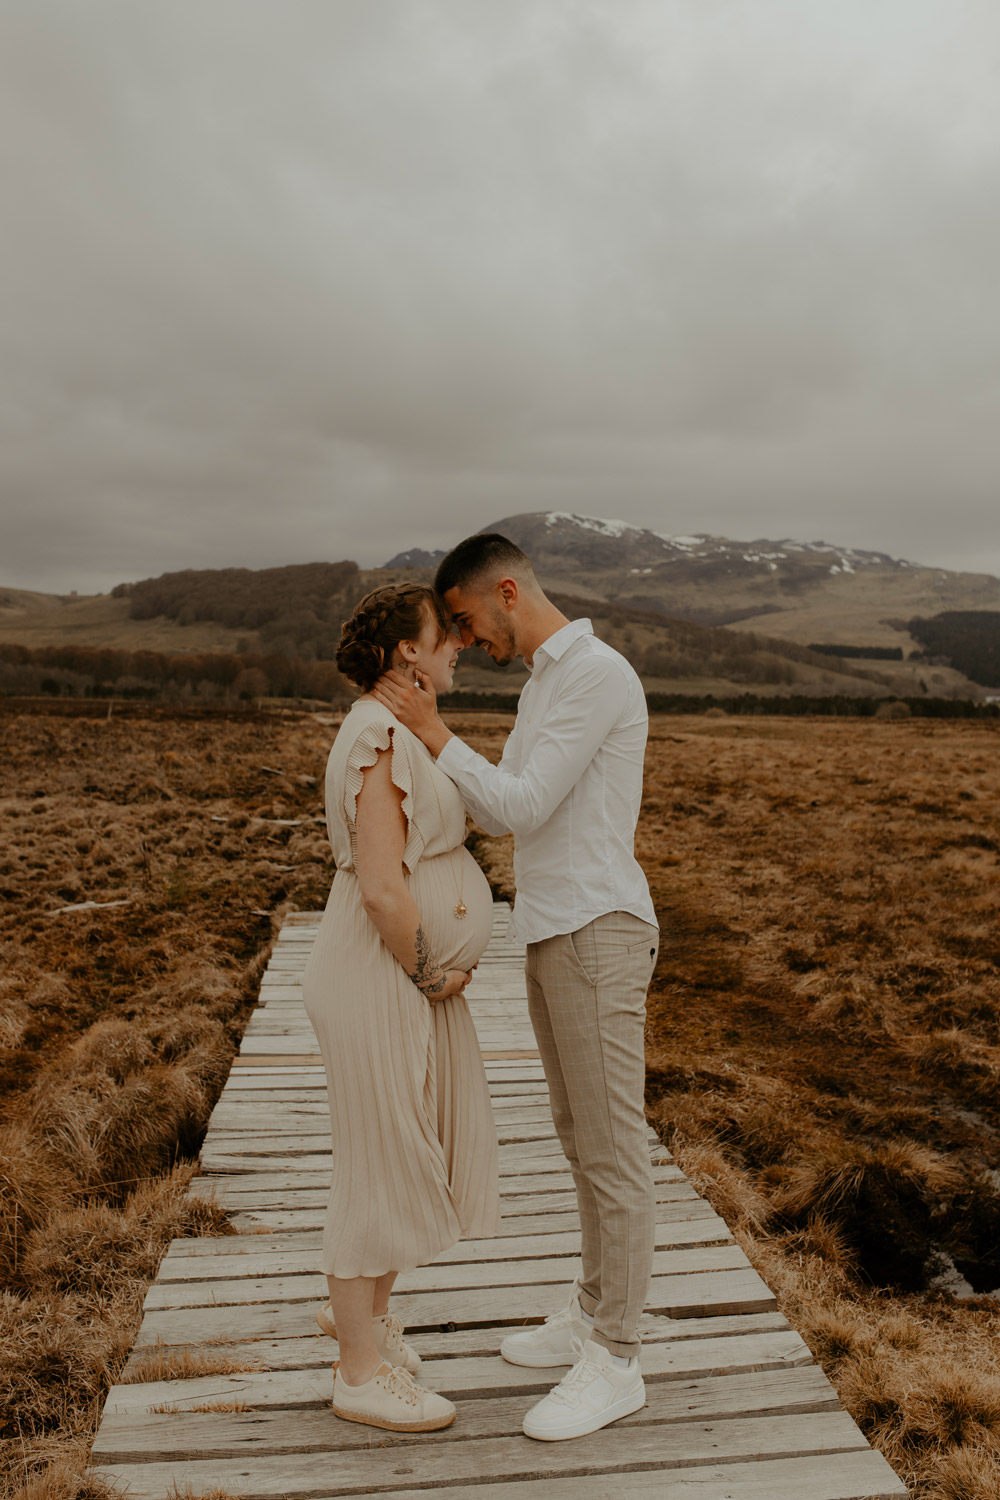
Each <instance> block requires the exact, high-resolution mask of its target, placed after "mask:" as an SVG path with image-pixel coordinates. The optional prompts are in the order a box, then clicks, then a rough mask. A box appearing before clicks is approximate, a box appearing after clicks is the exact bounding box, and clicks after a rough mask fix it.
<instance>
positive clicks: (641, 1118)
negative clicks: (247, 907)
mask: <svg viewBox="0 0 1000 1500" xmlns="http://www.w3.org/2000/svg"><path fill="white" fill-rule="evenodd" d="M435 584H436V587H437V590H438V592H439V593H440V594H442V595H443V596H444V599H445V601H446V602H447V604H448V606H449V608H450V609H451V611H452V614H453V616H454V621H455V625H456V627H457V628H458V631H459V633H460V635H461V637H462V641H463V643H464V644H465V645H466V646H470V645H476V646H480V647H482V648H483V649H484V650H486V651H487V652H489V654H490V656H492V657H493V659H494V661H496V662H498V663H499V664H500V665H505V664H506V663H508V662H510V661H513V660H514V658H515V657H516V656H522V657H523V658H524V661H525V663H526V664H527V666H528V667H530V669H531V680H530V681H529V682H528V683H527V684H526V686H525V688H524V690H523V692H522V694H521V699H520V702H519V704H518V711H517V720H516V722H515V725H514V729H513V731H512V733H511V735H510V738H509V739H508V741H507V744H506V746H505V748H504V752H503V758H502V760H501V762H500V764H499V766H493V765H491V764H490V762H489V761H487V760H485V759H484V758H483V757H482V756H481V755H477V754H476V752H475V751H474V750H472V749H471V748H470V747H469V746H468V745H466V744H465V743H464V742H463V741H462V740H460V739H458V738H457V737H456V736H455V735H453V734H452V733H451V732H450V730H448V729H447V728H446V727H445V725H444V724H443V723H442V721H441V719H440V718H439V717H438V714H437V706H436V701H435V698H434V695H433V693H432V692H430V691H428V690H427V688H426V685H424V684H422V683H418V684H417V685H416V686H414V685H411V684H409V683H407V681H406V680H405V679H404V678H403V677H401V676H398V675H397V674H396V673H389V674H388V675H387V676H386V677H384V678H382V679H381V682H380V684H379V686H378V687H377V688H376V695H377V696H378V697H379V698H380V699H381V701H382V702H383V703H385V704H386V705H387V706H388V707H389V708H391V709H392V711H393V712H394V713H395V714H396V715H397V717H398V718H399V719H400V720H401V722H402V723H403V724H405V725H406V726H407V727H408V728H409V729H411V730H412V731H413V732H414V733H415V734H416V735H417V736H418V737H419V738H420V739H421V740H423V742H424V744H425V745H426V746H427V747H428V749H429V750H430V751H431V752H432V754H434V755H435V756H437V758H438V764H439V765H440V766H441V768H442V769H443V770H444V771H446V772H447V773H448V775H449V776H450V777H451V778H452V779H453V780H454V781H455V782H456V784H457V785H458V787H459V789H460V790H461V792H462V795H463V797H464V799H465V802H466V805H467V806H468V808H469V809H470V811H471V812H472V815H473V817H474V818H475V819H476V820H477V822H478V823H479V824H480V825H481V826H482V827H483V828H484V829H485V830H486V832H487V833H490V834H501V833H505V832H507V830H511V831H512V832H513V834H514V875H515V883H516V887H517V897H516V901H515V905H514V918H513V921H514V927H515V930H516V932H517V935H518V936H519V937H520V938H522V939H523V940H524V942H525V943H526V944H527V962H526V969H525V974H526V980H527V991H528V1008H529V1012H530V1015H531V1022H532V1025H533V1027H534V1031H535V1035H536V1037H537V1039H538V1050H539V1053H540V1054H541V1059H542V1064H543V1067H544V1070H545V1077H546V1080H547V1082H548V1087H549V1094H550V1098H551V1104H552V1117H553V1120H554V1122H555V1127H556V1131H557V1133H558V1136H559V1140H560V1142H561V1144H562V1147H563V1150H564V1151H565V1153H566V1157H567V1159H568V1161H569V1164H570V1167H571V1168H572V1171H573V1177H574V1181H575V1184H576V1191H577V1198H578V1201H579V1207H580V1224H581V1230H582V1272H581V1276H580V1280H579V1281H578V1282H577V1284H576V1286H575V1287H574V1289H573V1291H572V1294H571V1296H570V1299H569V1303H568V1305H567V1306H565V1307H564V1308H562V1309H561V1310H560V1311H559V1312H557V1313H555V1314H553V1316H552V1317H550V1318H549V1319H548V1320H547V1321H546V1322H545V1323H544V1324H542V1325H540V1326H537V1325H536V1326H534V1327H531V1328H529V1329H525V1330H524V1331H522V1332H519V1333H514V1334H511V1335H510V1336H509V1337H508V1338H506V1339H505V1340H504V1342H503V1344H502V1346H501V1350H500V1352H501V1354H502V1355H503V1357H504V1358H505V1359H506V1360H509V1361H510V1362H511V1363H513V1364H517V1365H529V1366H533V1367H535V1368H542V1367H545V1366H553V1367H558V1366H566V1365H569V1366H571V1367H572V1368H571V1369H570V1371H569V1373H568V1374H567V1375H566V1376H564V1378H563V1379H562V1380H561V1381H560V1382H559V1384H558V1385H557V1386H556V1387H555V1388H554V1389H553V1390H552V1391H551V1392H550V1393H549V1395H548V1396H546V1397H545V1398H544V1399H543V1400H542V1401H540V1402H539V1403H538V1404H537V1405H536V1406H534V1407H533V1408H532V1409H531V1410H530V1411H529V1412H528V1414H527V1416H526V1417H525V1420H524V1431H525V1433H526V1434H527V1435H528V1436H529V1437H535V1438H544V1439H560V1438H572V1437H580V1436H582V1435H583V1434H585V1433H588V1432H594V1431H596V1429H597V1428H599V1427H604V1426H606V1425H607V1424H608V1423H609V1422H613V1421H616V1420H617V1419H618V1418H619V1417H623V1416H627V1415H628V1414H629V1413H631V1412H634V1411H638V1410H639V1408H640V1407H642V1406H643V1405H644V1404H645V1391H644V1387H643V1382H642V1375H641V1372H640V1369H639V1358H638V1353H639V1340H638V1333H637V1325H638V1322H639V1317H640V1315H641V1313H642V1309H643V1306H644V1303H645V1300H646V1294H647V1291H648V1287H649V1276H650V1269H651V1265H652V1254H653V1241H654V1229H655V1209H654V1201H653V1183H652V1172H651V1169H650V1162H649V1149H648V1146H647V1139H646V1121H645V1114H644V1111H643V1092H644V1083H645V1058H644V1050H643V1029H644V1021H645V1003H646V990H647V987H648V984H649V980H650V977H651V974H652V971H653V966H654V963H655V960H656V950H657V941H658V931H657V927H656V916H655V912H654V910H653V904H652V901H651V900H650V895H649V888H648V886H647V884H646V879H645V876H644V875H643V872H642V870H641V868H640V866H639V865H638V863H637V862H636V859H635V857H634V854H633V840H634V834H635V825H636V819H637V817H638V813H639V803H640V799H641V795H642V763H643V755H644V752H645V746H646V737H647V731H648V720H647V713H646V700H645V696H644V694H643V691H642V685H641V683H640V682H639V679H638V677H637V676H636V674H635V672H634V671H633V670H632V668H631V666H630V665H629V663H628V662H627V661H626V660H625V658H624V657H623V656H621V655H620V654H619V653H618V652H617V651H614V650H612V649H611V647H610V646H606V645H605V644H604V643H603V642H601V641H598V640H597V639H596V638H595V636H594V634H593V631H592V629H591V625H590V621H589V620H584V619H580V620H573V621H570V620H568V619H567V617H566V616H565V615H564V614H563V613H562V612H561V611H560V610H558V609H557V608H556V606H555V605H554V604H553V603H552V602H551V600H549V599H548V598H547V597H546V596H545V594H544V593H543V592H542V589H541V587H540V586H539V584H538V581H537V579H536V578H535V575H534V571H533V569H532V566H531V563H530V562H529V561H528V559H527V557H525V555H524V553H523V552H521V550H520V549H519V548H518V547H516V546H515V545H514V544H513V543H512V542H510V541H508V540H507V539H506V537H502V536H499V535H497V534H495V533H488V534H485V535H480V536H473V537H469V538H468V539H467V540H466V541H464V542H461V543H459V545H458V546H457V547H456V548H455V549H454V550H453V551H452V552H450V553H449V554H448V556H447V557H446V558H445V559H444V561H443V562H442V563H441V565H440V567H439V569H438V573H437V578H436V580H435Z"/></svg>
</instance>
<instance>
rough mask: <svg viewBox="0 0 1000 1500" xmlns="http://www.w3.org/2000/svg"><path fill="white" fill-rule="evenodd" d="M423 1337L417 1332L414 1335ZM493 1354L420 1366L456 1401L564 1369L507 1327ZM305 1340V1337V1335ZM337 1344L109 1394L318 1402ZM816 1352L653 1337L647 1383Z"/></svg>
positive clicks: (540, 1388) (753, 1338)
mask: <svg viewBox="0 0 1000 1500" xmlns="http://www.w3.org/2000/svg"><path fill="white" fill-rule="evenodd" d="M415 1337H417V1336H415ZM493 1337H494V1339H495V1340H496V1342H495V1344H494V1346H493V1353H492V1354H491V1355H488V1356H483V1355H479V1356H476V1355H469V1356H466V1357H463V1356H461V1355H456V1356H453V1357H451V1358H448V1359H434V1358H426V1359H425V1360H424V1362H423V1365H422V1367H421V1371H420V1379H421V1382H422V1383H423V1384H424V1385H428V1386H430V1387H431V1388H432V1389H433V1390H436V1391H441V1392H443V1393H444V1394H445V1395H446V1396H451V1397H452V1398H453V1399H457V1398H458V1397H460V1396H461V1397H471V1396H480V1397H487V1396H502V1395H507V1394H509V1393H510V1392H511V1391H521V1392H526V1393H529V1394H530V1393H533V1392H534V1393H542V1392H545V1391H547V1390H549V1388H550V1387H551V1386H552V1384H553V1382H554V1380H555V1379H557V1378H558V1375H559V1371H558V1370H556V1371H554V1372H553V1371H552V1370H530V1369H527V1368H525V1367H524V1366H522V1365H509V1364H508V1363H507V1361H506V1360H504V1359H501V1358H500V1357H499V1355H498V1354H497V1352H496V1350H497V1347H498V1346H499V1343H500V1339H501V1337H502V1330H500V1329H497V1330H495V1331H494V1335H493ZM303 1342H304V1341H303ZM336 1349H337V1346H336V1343H335V1342H334V1341H332V1340H328V1341H327V1342H326V1343H325V1344H324V1346H323V1348H322V1351H321V1358H320V1360H318V1361H317V1362H316V1363H315V1364H314V1365H313V1366H312V1367H311V1368H300V1369H269V1370H261V1371H252V1372H247V1373H245V1374H241V1375H203V1376H199V1377H197V1378H195V1379H190V1380H158V1381H154V1382H150V1383H148V1384H143V1385H116V1386H113V1387H112V1389H111V1391H110V1392H109V1394H108V1401H107V1411H108V1412H109V1413H111V1414H114V1415H116V1416H125V1415H127V1414H128V1413H133V1412H137V1413H140V1414H142V1415H146V1414H147V1413H148V1412H149V1411H150V1410H151V1409H152V1408H153V1407H156V1406H162V1405H164V1404H167V1405H170V1406H176V1407H178V1409H182V1410H191V1409H193V1408H194V1407H197V1406H203V1405H205V1404H206V1403H207V1402H211V1401H229V1402H233V1401H240V1402H243V1403H245V1404H246V1405H247V1406H251V1407H254V1408H264V1407H288V1408H292V1407H295V1406H312V1405H315V1404H316V1403H317V1402H322V1403H325V1402H328V1401H329V1399H330V1373H329V1371H330V1361H331V1360H332V1359H333V1358H335V1357H336ZM812 1362H813V1361H812V1355H811V1354H810V1352H809V1350H808V1348H807V1347H806V1345H805V1344H804V1343H803V1341H802V1339H801V1338H800V1337H799V1335H798V1334H797V1333H795V1332H793V1331H792V1330H791V1329H785V1330H780V1331H778V1332H774V1333H750V1334H744V1335H730V1336H729V1337H728V1338H725V1337H723V1338H710V1339H706V1338H701V1339H687V1340H682V1339H667V1338H663V1339H662V1340H661V1341H659V1342H657V1341H656V1340H649V1341H647V1342H646V1343H645V1344H644V1345H643V1354H642V1373H643V1378H644V1379H645V1381H646V1382H647V1383H653V1382H656V1381H660V1380H674V1381H687V1380H694V1379H699V1378H700V1379H704V1378H705V1377H707V1376H710V1375H722V1374H726V1375H741V1374H748V1373H749V1372H751V1371H755V1370H790V1369H796V1368H799V1367H800V1366H803V1365H811V1364H812Z"/></svg>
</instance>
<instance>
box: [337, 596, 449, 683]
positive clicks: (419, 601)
mask: <svg viewBox="0 0 1000 1500" xmlns="http://www.w3.org/2000/svg"><path fill="white" fill-rule="evenodd" d="M428 620H433V621H434V622H435V623H436V625H437V627H438V630H439V631H440V637H439V639H440V640H444V638H445V636H446V635H447V633H448V611H447V609H446V608H445V605H444V603H443V602H442V600H441V597H440V595H438V594H436V593H435V592H434V590H433V589H432V588H431V586H430V584H426V583H392V584H387V585H386V586H385V587H384V588H380V589H373V590H372V592H371V593H370V594H366V595H365V597H364V598H363V599H362V600H361V603H360V604H358V605H357V606H356V607H355V610H354V613H353V615H351V618H350V619H349V620H345V621H344V623H343V625H341V627H340V645H339V647H338V648H337V667H338V668H339V670H340V671H341V673H342V674H343V675H344V676H345V677H346V678H347V680H348V681H349V682H353V683H355V685H356V686H357V687H359V688H360V689H361V691H362V692H363V693H367V692H369V691H370V690H371V689H372V688H373V687H374V686H375V684H376V682H377V681H378V679H379V678H380V677H381V676H382V673H383V672H387V671H388V670H389V668H390V667H391V666H392V653H393V651H394V650H395V649H396V647H397V646H398V645H399V643H400V641H415V640H416V639H417V638H418V636H419V635H420V633H421V631H422V630H423V628H424V626H425V625H426V623H427V621H428Z"/></svg>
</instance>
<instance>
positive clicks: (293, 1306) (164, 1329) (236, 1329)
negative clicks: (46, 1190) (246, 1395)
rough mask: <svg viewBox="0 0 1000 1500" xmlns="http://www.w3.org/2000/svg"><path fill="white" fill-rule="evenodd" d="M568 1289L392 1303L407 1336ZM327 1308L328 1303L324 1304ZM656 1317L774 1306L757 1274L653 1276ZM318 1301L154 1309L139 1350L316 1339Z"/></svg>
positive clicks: (561, 1298) (553, 1301)
mask: <svg viewBox="0 0 1000 1500" xmlns="http://www.w3.org/2000/svg"><path fill="white" fill-rule="evenodd" d="M568 1289H569V1283H568V1282H567V1281H565V1280H560V1281H553V1282H551V1283H547V1284H545V1285H535V1286H524V1287H519V1288H518V1290H517V1294H516V1296H515V1295H513V1294H512V1292H511V1290H510V1289H509V1288H508V1287H477V1288H469V1289H464V1290H462V1291H461V1292H456V1291H452V1290H442V1291H426V1292H421V1291H417V1292H401V1293H399V1294H398V1295H396V1294H394V1295H393V1309H394V1311H395V1312H397V1313H398V1314H399V1316H400V1317H401V1318H402V1319H403V1322H404V1323H405V1324H406V1325H407V1327H409V1328H434V1327H442V1326H443V1325H445V1324H451V1323H455V1324H458V1325H461V1324H466V1325H468V1324H470V1323H502V1322H508V1323H510V1324H519V1323H522V1322H532V1321H537V1320H538V1319H539V1318H546V1317H548V1316H549V1314H550V1313H553V1312H556V1311H557V1309H558V1308H560V1307H562V1306H563V1305H564V1304H565V1302H566V1298H567V1293H568ZM324 1300H325V1299H324ZM646 1306H647V1308H648V1309H649V1310H650V1311H651V1312H657V1313H664V1314H667V1315H668V1316H669V1317H673V1318H690V1317H704V1316H708V1315H709V1314H710V1313H712V1312H715V1313H723V1312H755V1311H765V1310H768V1309H770V1308H773V1307H774V1306H775V1300H774V1296H773V1294H772V1293H771V1292H770V1291H769V1289H768V1288H767V1287H766V1286H765V1285H764V1283H763V1281H761V1279H760V1277H759V1276H758V1275H757V1273H756V1271H754V1270H752V1269H749V1268H743V1269H738V1270H734V1271H695V1272H692V1273H691V1274H690V1275H680V1276H654V1277H653V1278H652V1279H651V1281H650V1285H649V1297H648V1299H647V1303H646ZM315 1307H316V1301H315V1300H314V1301H304V1302H283V1301H280V1300H278V1299H276V1298H273V1297H267V1298H262V1299H261V1300H253V1299H249V1298H248V1299H247V1301H246V1302H244V1303H225V1304H219V1305H218V1306H215V1307H211V1306H202V1307H181V1308H172V1307H166V1308H150V1309H149V1311H147V1312H146V1313H145V1315H144V1317H143V1320H142V1326H141V1327H140V1329H139V1334H138V1337H137V1340H136V1344H137V1346H138V1345H147V1346H148V1345H150V1344H155V1343H156V1342H157V1340H158V1339H162V1340H163V1341H164V1342H165V1343H168V1344H188V1343H199V1342H204V1341H210V1340H218V1341H220V1342H229V1341H231V1340H246V1339H256V1338H274V1337H285V1338H294V1337H298V1336H299V1335H301V1334H303V1333H311V1332H312V1329H313V1327H314V1326H315V1324H314V1322H313V1317H314V1312H315Z"/></svg>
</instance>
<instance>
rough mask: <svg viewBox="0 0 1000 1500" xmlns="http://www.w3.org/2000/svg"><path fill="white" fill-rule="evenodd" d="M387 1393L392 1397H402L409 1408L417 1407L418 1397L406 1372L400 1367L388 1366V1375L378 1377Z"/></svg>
mask: <svg viewBox="0 0 1000 1500" xmlns="http://www.w3.org/2000/svg"><path fill="white" fill-rule="evenodd" d="M380 1379H381V1380H382V1382H383V1384H384V1385H385V1388H386V1390H387V1391H391V1392H392V1394H393V1395H394V1396H402V1398H403V1400H404V1401H406V1402H408V1403H409V1405H410V1406H419V1404H420V1396H419V1394H418V1392H417V1389H416V1387H415V1386H414V1384H413V1380H412V1378H411V1377H410V1375H409V1373H408V1371H406V1370H404V1369H403V1367H402V1366H401V1365H390V1366H389V1373H388V1375H382V1376H380Z"/></svg>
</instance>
